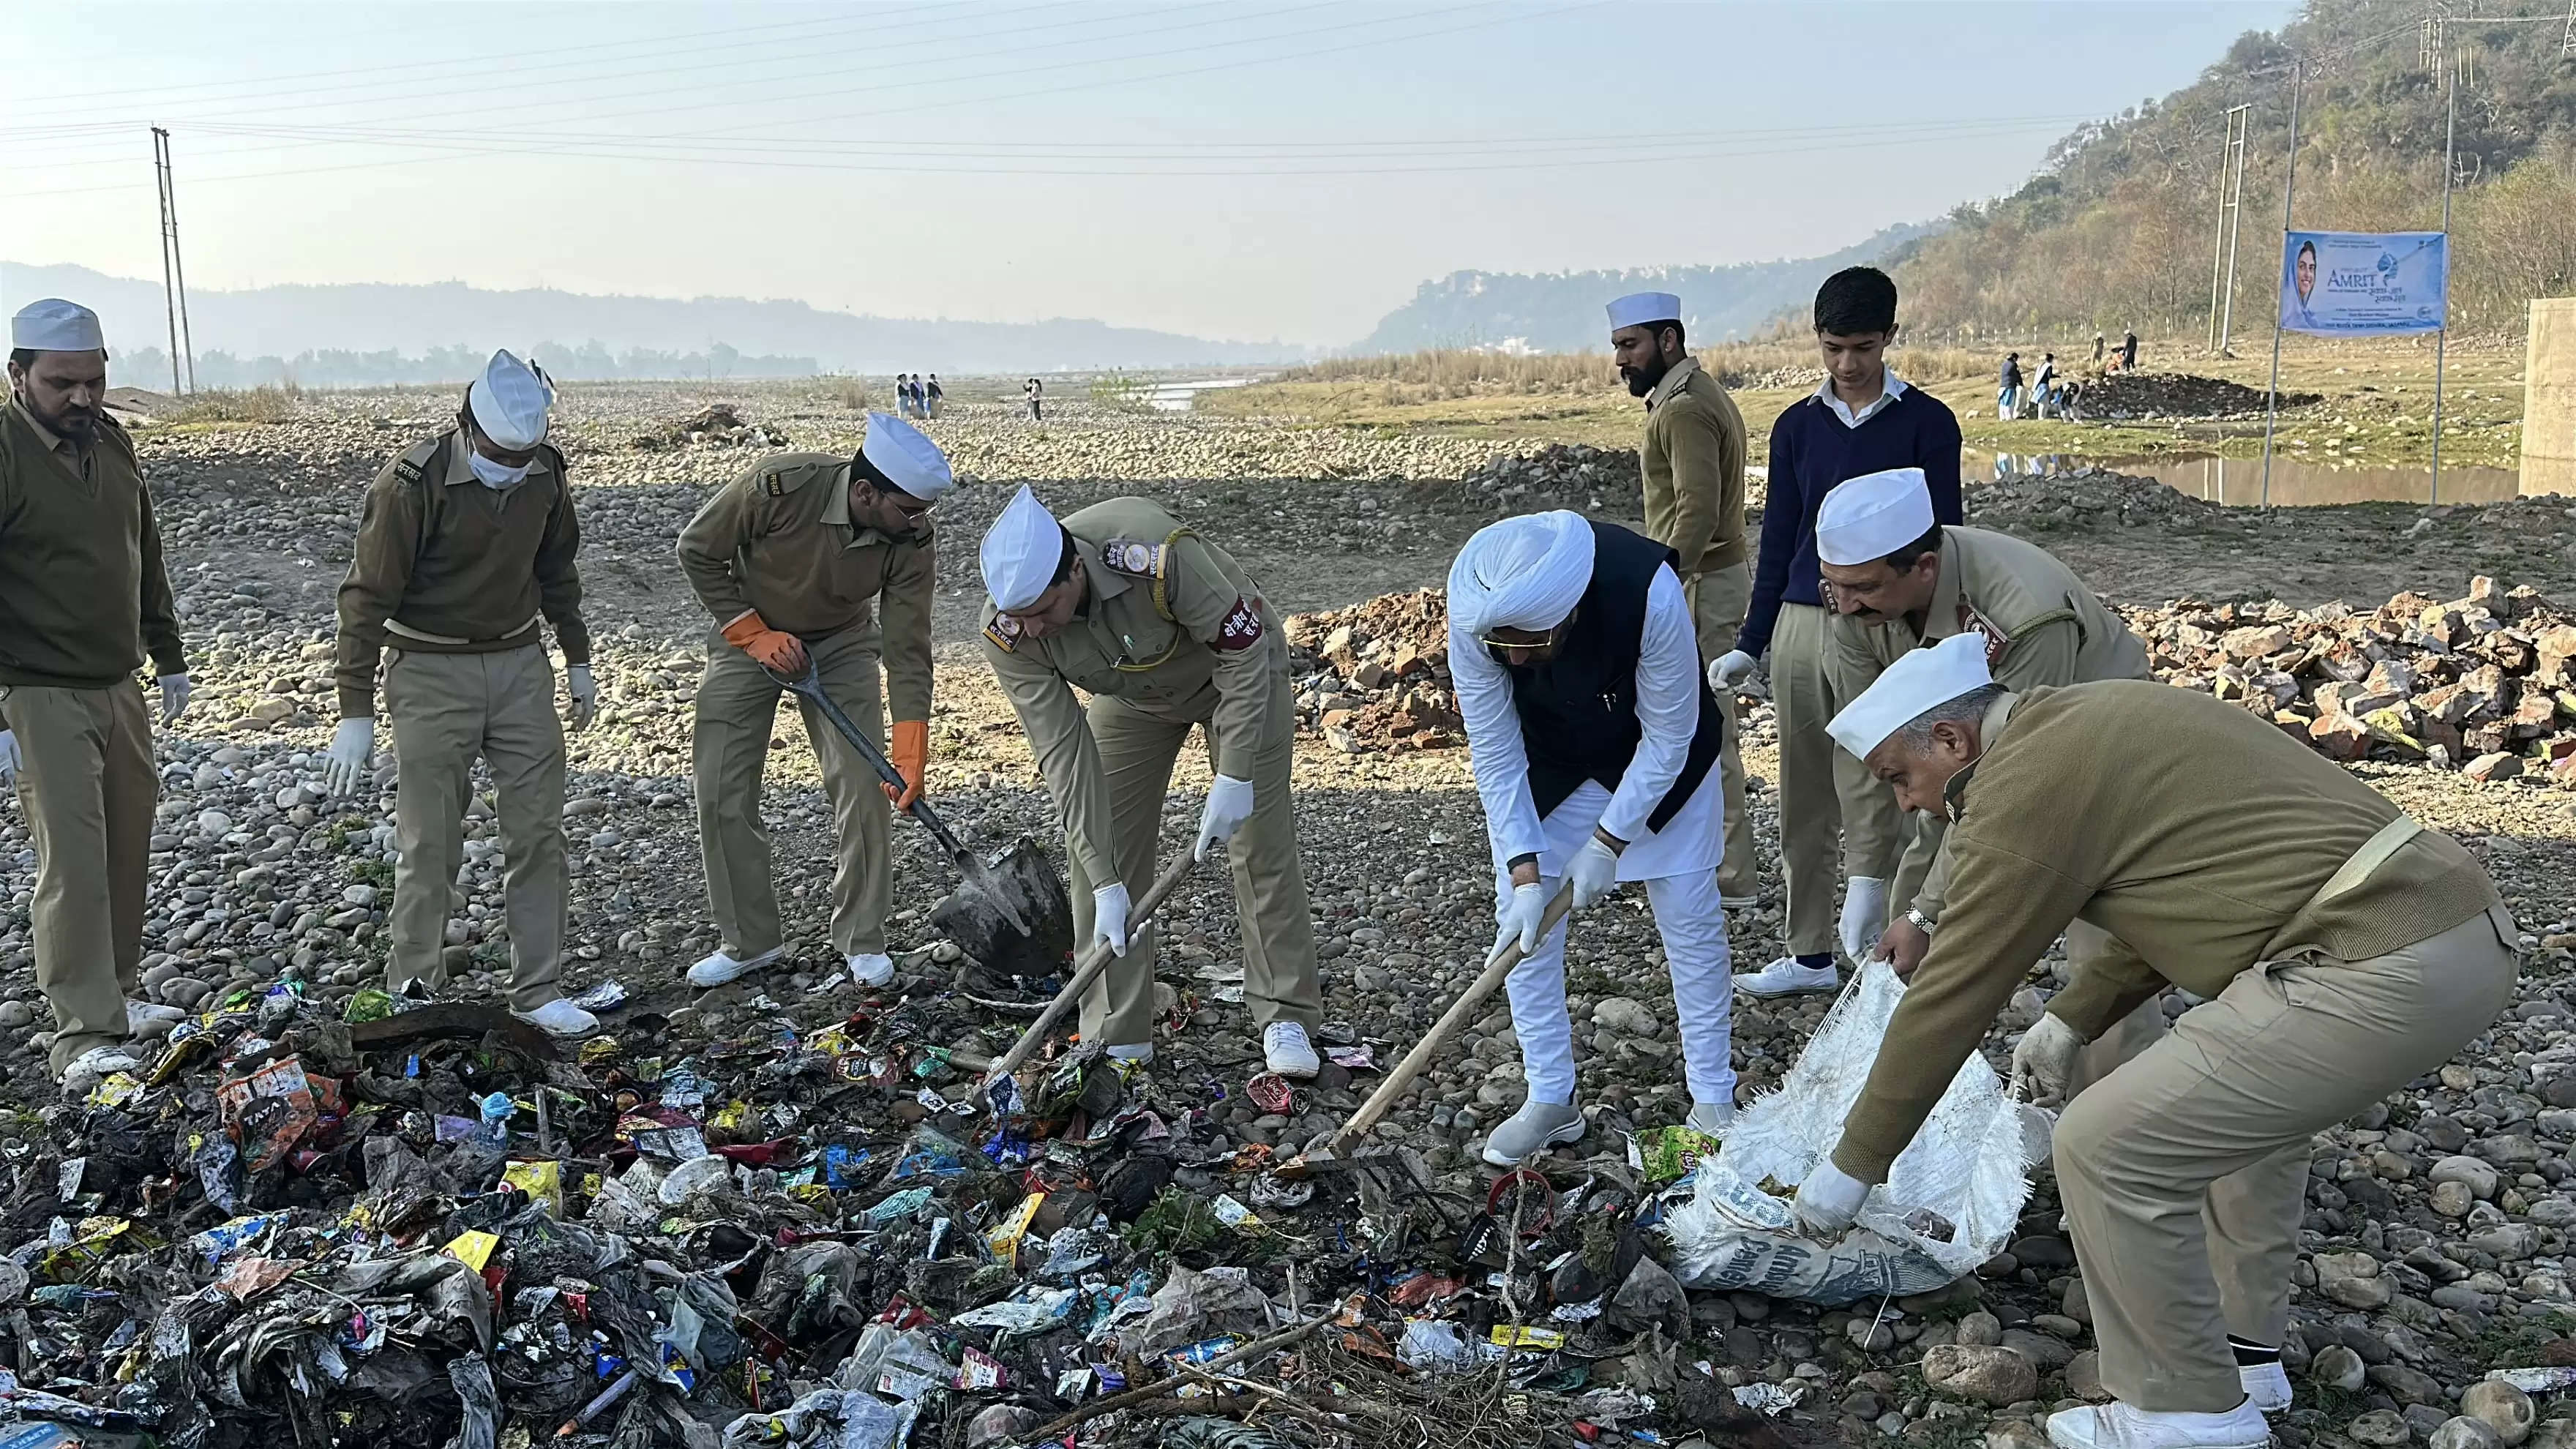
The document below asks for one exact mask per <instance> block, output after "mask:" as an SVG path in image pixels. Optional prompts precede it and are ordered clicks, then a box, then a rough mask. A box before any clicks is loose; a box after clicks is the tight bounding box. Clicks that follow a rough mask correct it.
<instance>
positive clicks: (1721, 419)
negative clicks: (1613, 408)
mask: <svg viewBox="0 0 2576 1449" xmlns="http://www.w3.org/2000/svg"><path fill="white" fill-rule="evenodd" d="M1637 462H1638V467H1639V470H1640V472H1641V473H1642V475H1643V476H1644V479H1645V485H1646V533H1647V535H1648V536H1649V537H1651V538H1653V539H1655V540H1656V541H1657V542H1659V543H1661V544H1663V545H1664V546H1665V547H1666V548H1669V549H1671V550H1672V551H1673V552H1675V553H1677V554H1680V555H1681V559H1682V563H1681V577H1682V582H1684V583H1688V582H1690V581H1691V580H1692V579H1693V578H1695V577H1697V576H1698V575H1700V574H1704V573H1708V572H1710V571H1711V570H1714V569H1722V568H1726V567H1728V566H1729V565H1732V564H1740V563H1742V562H1744V559H1745V551H1744V415H1743V414H1742V413H1740V412H1737V411H1736V410H1735V399H1733V398H1731V397H1728V396H1727V395H1726V389H1725V388H1723V387H1720V386H1718V382H1717V379H1716V378H1713V377H1711V376H1709V375H1708V373H1707V372H1706V371H1704V370H1703V369H1702V368H1701V367H1700V365H1699V359H1698V358H1696V357H1685V358H1683V359H1682V360H1681V361H1680V362H1677V363H1675V364H1673V366H1672V368H1671V369H1670V370H1669V371H1667V372H1666V373H1665V374H1664V376H1663V379H1662V380H1661V381H1659V382H1657V383H1656V384H1655V386H1654V390H1653V391H1652V392H1649V393H1647V394H1646V441H1645V445H1644V446H1643V447H1640V448H1639V449H1638V450H1637Z"/></svg>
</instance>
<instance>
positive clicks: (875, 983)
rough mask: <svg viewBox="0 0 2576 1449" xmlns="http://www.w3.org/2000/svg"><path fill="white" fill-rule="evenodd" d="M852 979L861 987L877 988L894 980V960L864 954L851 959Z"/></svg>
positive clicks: (887, 957)
mask: <svg viewBox="0 0 2576 1449" xmlns="http://www.w3.org/2000/svg"><path fill="white" fill-rule="evenodd" d="M849 962H850V979H851V980H852V981H855V982H857V983H859V984H860V985H861V986H866V987H870V988H875V987H879V986H883V985H885V984H886V983H887V982H889V981H892V980H893V979H894V958H893V957H892V956H873V955H868V954H865V953H862V954H860V955H856V956H852V957H850V958H849Z"/></svg>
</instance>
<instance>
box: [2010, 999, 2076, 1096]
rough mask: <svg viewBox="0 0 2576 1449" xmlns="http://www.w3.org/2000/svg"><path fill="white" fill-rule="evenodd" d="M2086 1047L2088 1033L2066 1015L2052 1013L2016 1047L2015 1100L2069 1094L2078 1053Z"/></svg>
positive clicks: (2013, 1084)
mask: <svg viewBox="0 0 2576 1449" xmlns="http://www.w3.org/2000/svg"><path fill="white" fill-rule="evenodd" d="M2082 1050H2084V1034H2083V1033H2081V1032H2079V1031H2077V1030H2076V1029H2075V1028H2073V1027H2071V1026H2068V1025H2067V1024H2066V1018H2065V1017H2062V1016H2059V1015H2057V1014H2056V1013H2055V1012H2050V1013H2048V1014H2046V1015H2044V1016H2042V1017H2040V1019H2039V1024H2038V1025H2036V1026H2033V1027H2032V1028H2031V1029H2030V1030H2028V1031H2026V1032H2023V1033H2022V1037H2021V1041H2020V1043H2019V1044H2017V1045H2016V1046H2014V1047H2013V1056H2012V1086H2011V1092H2012V1099H2013V1100H2014V1101H2016V1102H2047V1101H2055V1100H2058V1099H2061V1098H2063V1097H2064V1096H2065V1095H2066V1084H2067V1082H2068V1081H2069V1080H2071V1079H2072V1078H2073V1077H2074V1075H2075V1054H2076V1053H2078V1052H2080V1051H2082Z"/></svg>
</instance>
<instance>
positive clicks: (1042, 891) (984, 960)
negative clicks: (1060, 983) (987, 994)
mask: <svg viewBox="0 0 2576 1449" xmlns="http://www.w3.org/2000/svg"><path fill="white" fill-rule="evenodd" d="M979 865H980V866H981V868H980V869H972V870H967V871H965V872H964V879H963V880H962V881H960V882H959V884H958V887H957V890H956V892H955V893H954V894H952V895H950V896H949V897H948V898H947V899H945V900H943V901H941V902H940V903H939V904H938V905H936V906H933V907H931V910H930V923H931V924H932V925H934V926H936V927H938V928H939V929H940V930H941V931H943V932H945V933H946V934H947V936H948V939H950V940H952V941H955V942H956V943H957V948H958V949H959V950H961V951H964V952H965V953H966V954H967V955H968V956H971V957H973V958H974V960H975V963H976V964H977V965H979V966H981V967H983V968H984V969H985V970H986V971H988V972H991V973H993V974H995V975H999V976H1003V977H1011V976H1025V977H1040V976H1056V975H1061V974H1062V973H1063V971H1064V966H1065V962H1066V960H1067V959H1069V958H1070V957H1071V956H1072V955H1073V904H1072V901H1071V899H1070V898H1069V897H1067V896H1066V894H1065V890H1064V882H1063V881H1062V880H1061V879H1059V878H1057V876H1056V873H1055V867H1054V866H1052V865H1050V864H1048V863H1047V858H1046V852H1045V851H1044V850H1042V849H1040V848H1039V847H1038V845H1037V843H1036V842H1035V841H1033V840H1030V839H1028V838H1027V837H1026V836H1023V837H1021V839H1020V841H1019V843H1018V844H1016V845H1013V846H1012V847H1011V848H1010V849H1009V850H1006V851H1004V852H1003V853H1002V854H1001V855H999V856H997V857H995V858H994V859H993V860H992V861H990V862H979Z"/></svg>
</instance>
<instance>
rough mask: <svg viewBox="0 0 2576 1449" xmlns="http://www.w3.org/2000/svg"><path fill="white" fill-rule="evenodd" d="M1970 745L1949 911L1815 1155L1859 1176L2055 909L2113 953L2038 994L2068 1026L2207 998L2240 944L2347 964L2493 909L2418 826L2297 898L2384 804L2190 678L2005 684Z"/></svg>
mask: <svg viewBox="0 0 2576 1449" xmlns="http://www.w3.org/2000/svg"><path fill="white" fill-rule="evenodd" d="M1984 741H1985V752H1984V755H1983V757H1982V759H1981V760H1980V761H1979V762H1978V763H1977V765H1975V766H1974V767H1973V770H1972V772H1971V773H1969V774H1965V775H1962V776H1961V777H1960V780H1958V781H1953V782H1952V786H1951V804H1952V812H1953V818H1952V823H1951V826H1950V833H1949V840H1948V845H1947V849H1948V852H1949V854H1950V858H1951V877H1950V901H1949V910H1948V912H1947V914H1946V915H1945V916H1944V917H1943V919H1942V923H1941V929H1940V931H1939V932H1938V933H1936V934H1935V935H1934V936H1933V937H1932V949H1931V951H1930V952H1929V953H1928V954H1927V955H1926V956H1925V957H1924V960H1923V964H1922V966H1921V967H1920V968H1919V969H1917V970H1916V972H1915V974H1914V980H1913V984H1912V986H1911V987H1910V988H1909V989H1908V990H1907V991H1906V993H1905V999H1904V1001H1903V1002H1902V1003H1901V1004H1900V1005H1899V1006H1898V1007H1897V1010H1896V1017H1895V1020H1894V1021H1893V1022H1891V1023H1890V1024H1889V1027H1888V1033H1887V1040H1886V1042H1885V1043H1884V1044H1883V1045H1882V1046H1881V1047H1880V1049H1879V1054H1878V1062H1877V1065H1876V1066H1874V1067H1873V1068H1872V1069H1871V1071H1870V1077H1869V1084H1868V1086H1867V1087H1865V1088H1864V1089H1863V1090H1862V1092H1861V1096H1860V1099H1859V1101H1857V1102H1856V1103H1854V1104H1853V1107H1852V1110H1851V1113H1850V1115H1849V1116H1848V1117H1846V1118H1845V1119H1844V1122H1843V1137H1842V1143H1841V1145H1840V1146H1839V1147H1838V1148H1836V1149H1835V1152H1834V1162H1835V1165H1837V1166H1839V1167H1840V1168H1842V1170H1843V1171H1845V1172H1848V1173H1850V1174H1851V1175H1852V1176H1854V1177H1856V1178H1859V1179H1860V1180H1861V1181H1863V1182H1879V1181H1883V1180H1884V1179H1885V1178H1886V1176H1887V1169H1888V1165H1889V1164H1890V1163H1892V1162H1894V1161H1895V1160H1896V1157H1897V1154H1898V1153H1900V1152H1902V1151H1903V1150H1904V1149H1905V1146H1906V1144H1907V1143H1909V1142H1911V1141H1912V1140H1913V1138H1914V1134H1915V1132H1916V1130H1917V1129H1919V1128H1920V1127H1921V1126H1922V1125H1923V1119H1924V1118H1925V1117H1926V1116H1928V1115H1930V1113H1931V1111H1932V1106H1933V1104H1934V1103H1935V1102H1937V1101H1939V1100H1940V1097H1941V1094H1942V1093H1943V1092H1944V1091H1946V1090H1948V1088H1949V1085H1950V1079H1951V1078H1952V1077H1953V1076H1955V1075H1957V1073H1958V1070H1959V1064H1960V1063H1962V1062H1964V1061H1966V1060H1967V1057H1968V1053H1970V1052H1972V1051H1975V1050H1976V1049H1977V1044H1978V1042H1979V1041H1981V1040H1982V1039H1983V1038H1984V1036H1985V1034H1986V1030H1987V1028H1989V1027H1990V1026H1992V1025H1993V1024H1994V1019H1995V1016H1996V1014H1997V1013H1998V1012H2000V1011H2001V1010H2002V1009H2003V1007H2004V1004H2005V1002H2007V1001H2008V1000H2010V999H2011V997H2012V994H2013V992H2015V991H2016V990H2018V989H2020V987H2021V985H2022V982H2023V980H2024V979H2025V977H2026V976H2027V975H2028V974H2029V971H2030V968H2031V967H2032V966H2033V965H2034V964H2036V963H2037V962H2038V960H2039V958H2040V956H2041V954H2042V953H2043V952H2045V951H2046V950H2047V949H2048V946H2049V943H2050V942H2052V941H2054V940H2056V939H2057V937H2058V935H2059V933H2061V932H2063V931H2064V930H2065V929H2066V925H2067V923H2068V922H2069V921H2071V920H2075V919H2078V918H2080V919H2082V920H2085V921H2088V922H2090V923H2092V924H2093V925H2095V926H2099V927H2100V928H2102V929H2103V930H2105V931H2107V932H2109V933H2110V934H2111V935H2112V936H2113V937H2115V938H2116V940H2117V942H2118V944H2119V946H2122V947H2125V948H2126V949H2125V950H2120V949H2115V950H2113V951H2112V952H2110V953H2109V954H2108V955H2106V956H2105V957H2104V958H2102V959H2101V960H2099V961H2096V962H2093V963H2090V964H2089V965H2088V967H2087V969H2086V970H2085V971H2083V972H2082V973H2081V974H2079V975H2078V977H2077V979H2076V980H2075V981H2074V983H2073V984H2071V985H2070V986H2068V987H2067V989H2066V990H2064V991H2062V992H2060V993H2058V996H2057V999H2056V1000H2054V1001H2053V1002H2051V1003H2050V1004H2049V1010H2050V1011H2051V1012H2053V1013H2055V1014H2056V1015H2058V1016H2059V1017H2062V1018H2064V1019H2065V1021H2066V1022H2067V1024H2068V1025H2070V1026H2072V1027H2074V1028H2075V1029H2076V1030H2077V1031H2078V1032H2080V1033H2082V1034H2083V1035H2084V1037H2085V1038H2086V1039H2087V1040H2090V1039H2092V1038H2093V1037H2096V1036H2099V1035H2100V1034H2101V1033H2102V1032H2103V1031H2105V1030H2106V1029H2108V1028H2109V1027H2110V1025H2111V1024H2112V1023H2113V1022H2115V1021H2118V1020H2119V1019H2120V1018H2121V1017H2123V1016H2126V1015H2127V1014H2128V1013H2129V1012H2130V1011H2131V1010H2132V1009H2133V1008H2135V1007H2136V1006H2137V1005H2139V1004H2140V1003H2141V1002H2143V1001H2145V1000H2146V999H2147V998H2148V997H2149V996H2151V995H2153V994H2154V993H2155V992H2157V991H2159V990H2162V989H2163V988H2164V987H2165V986H2166V985H2167V984H2171V985H2175V986H2180V987H2182V988H2183V989H2184V990H2186V991H2189V992H2191V993H2193V994H2194V995H2197V996H2203V997H2211V996H2216V995H2218V994H2219V993H2220V992H2221V991H2224V990H2225V989H2226V988H2227V984H2228V982H2230V981H2231V980H2233V979H2234V978H2235V976H2236V974H2237V973H2238V972H2240V971H2243V970H2245V969H2246V968H2247V967H2249V966H2252V965H2254V964H2255V963H2257V962H2260V961H2266V960H2277V959H2280V958H2282V957H2285V956H2291V955H2298V954H2302V953H2303V952H2305V953H2309V954H2313V955H2315V956H2318V957H2321V958H2325V959H2327V960H2329V961H2335V960H2341V961H2360V960H2367V959H2369V958H2371V957H2374V956H2383V955H2386V954H2387V953H2389V952H2391V951H2395V950H2397V949H2399V948H2400V947H2404V946H2410V945H2413V944H2414V943H2415V942H2417V941H2421V940H2424V939H2426V938H2428V937H2431V936H2435V935H2439V934H2440V933H2442V932H2443V931H2446V930H2449V929H2450V928H2451V927H2453V926H2456V925H2458V924H2459V923H2460V922H2462V921H2465V920H2467V919H2468V918H2469V917H2471V916H2474V915H2476V914H2478V913H2479V912H2480V911H2483V910H2486V909H2488V908H2489V907H2491V906H2494V905H2495V904H2497V897H2496V891H2495V886H2494V885H2493V884H2492V883H2490V882H2489V881H2488V879H2487V876H2486V872H2485V871H2484V870H2482V869H2480V868H2479V866H2478V863H2477V861H2476V860H2474V859H2473V858H2471V857H2470V855H2469V853H2468V852H2467V851H2466V850H2464V849H2462V848H2461V847H2460V845H2459V843H2458V842H2456V841H2454V840H2452V839H2451V838H2450V837H2448V836H2445V835H2440V834H2436V833H2433V832H2430V831H2427V832H2425V833H2424V834H2421V835H2418V836H2416V837H2415V838H2414V839H2413V840H2412V841H2411V842H2409V843H2408V844H2407V845H2405V846H2404V847H2402V848H2400V849H2399V850H2398V851H2397V853H2396V854H2394V855H2392V856H2390V857H2389V858H2388V860H2387V861H2386V862H2384V863H2382V864H2381V865H2380V867H2379V868H2378V869H2377V870H2376V871H2374V872H2372V873H2371V874H2370V876H2369V877H2368V878H2367V879H2366V880H2364V881H2363V883H2362V884H2361V885H2360V886H2358V887H2356V888H2355V889H2353V890H2351V891H2348V892H2346V893H2343V894H2341V895H2338V896H2336V897H2335V898H2334V900H2333V901H2332V902H2331V903H2330V904H2328V905H2325V906H2322V907H2315V906H2312V905H2311V903H2310V898H2311V897H2313V896H2315V895H2316V894H2317V892H2318V891H2319V889H2320V888H2322V887H2323V886H2324V885H2325V883H2326V881H2327V880H2328V879H2329V878H2330V877H2332V876H2333V875H2334V873H2335V871H2336V870H2338V869H2339V868H2341V867H2342V865H2343V863H2344V862H2345V861H2346V860H2347V859H2349V858H2350V857H2351V856H2352V855H2353V854H2354V853H2355V852H2356V851H2358V850H2360V849H2361V847H2362V846H2363V845H2364V844H2365V843H2367V842H2368V841H2369V839H2370V838H2371V836H2372V835H2374V834H2376V833H2377V832H2378V830H2379V828H2380V827H2381V826H2383V825H2385V824H2387V823H2388V822H2390V821H2391V820H2394V819H2396V818H2397V814H2398V811H2397V807H2396V806H2394V805H2391V804H2390V803H2389V802H2388V801H2387V800H2385V799H2384V798H2382V797H2381V796H2380V795H2379V793H2378V792H2377V791H2374V790H2372V789H2371V788H2370V787H2369V786H2367V785H2365V784H2363V783H2361V782H2360V781H2359V780H2356V779H2354V778H2353V777H2352V776H2351V775H2349V774H2346V773H2345V772H2344V771H2343V770H2342V769H2341V768H2340V767H2339V766H2336V765H2334V764H2332V763H2330V762H2328V761H2326V760H2324V759H2321V758H2319V757H2318V756H2317V755H2316V754H2315V753H2313V752H2312V751H2310V750H2309V749H2308V748H2307V746H2306V745H2304V744H2301V743H2299V742H2297V741H2294V740H2292V739H2290V738H2289V736H2287V735H2285V734H2283V733H2282V732H2281V731H2280V730H2279V729H2278V728H2276V727H2275V726H2273V725H2272V724H2270V723H2268V722H2266V721H2264V720H2261V719H2257V718H2255V717H2254V716H2253V715H2252V714H2250V713H2248V712H2246V711H2245V710H2243V709H2241V708H2238V707H2237V706H2235V705H2232V704H2226V703H2222V702H2220V701H2219V700H2216V699H2213V698H2211V697H2210V696H2208V695H2205V694H2201V693H2199V692H2198V691H2195V690H2188V689H2176V688H2174V687H2172V686H2170V685H2165V684H2156V683H2152V682H2145V681H2137V680H2125V679H2123V680H2110V681H2106V682H2102V683H2096V684H2078V685H2072V686H2069V687H2067V688H2064V689H2035V690H2032V691H2031V692H2030V693H2029V694H2027V695H2021V696H2010V695H2007V696H2006V697H2005V698H2004V700H2003V701H2002V702H2001V703H1999V704H1998V705H1997V706H1996V707H1995V709H1993V710H1992V711H1990V712H1988V714H1987V716H1986V728H1985V733H1984ZM1962 782H1964V783H1962Z"/></svg>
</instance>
